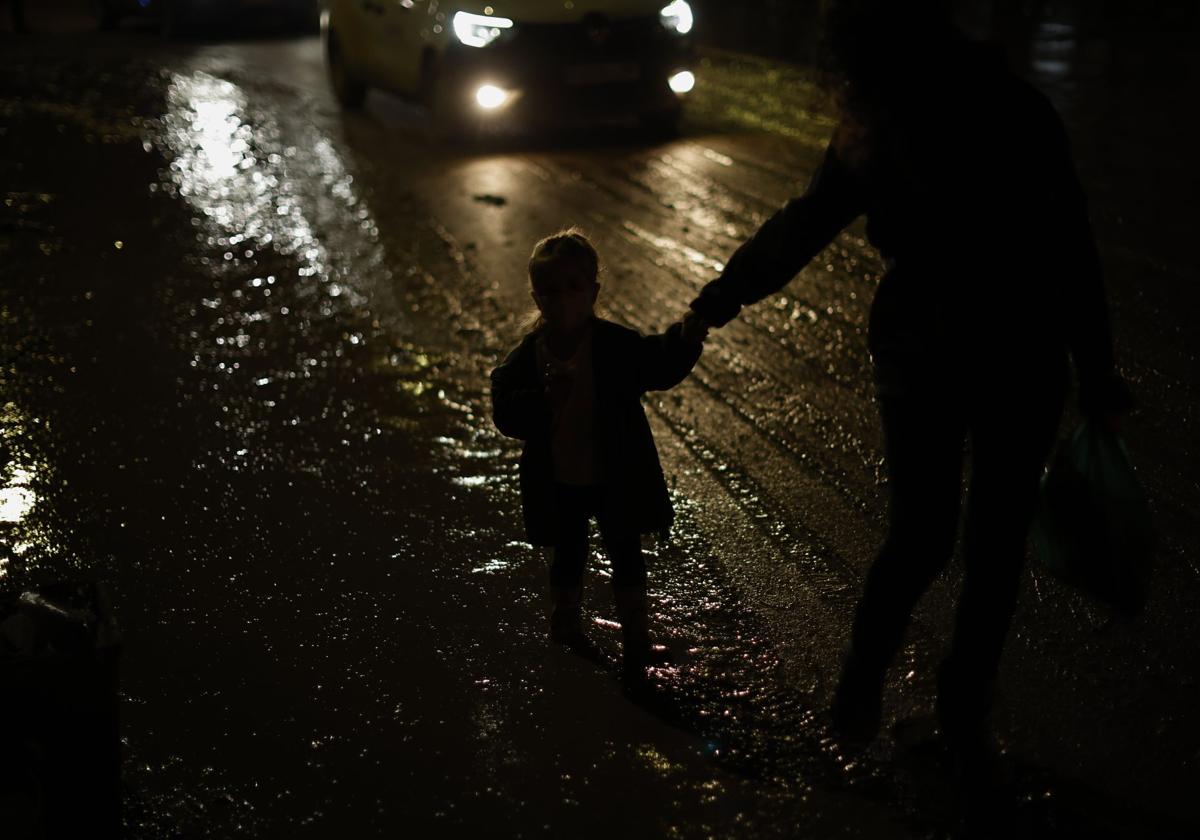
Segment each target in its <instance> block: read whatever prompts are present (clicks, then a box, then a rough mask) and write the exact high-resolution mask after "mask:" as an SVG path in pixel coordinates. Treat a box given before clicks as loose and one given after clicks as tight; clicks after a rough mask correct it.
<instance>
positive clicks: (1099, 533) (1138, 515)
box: [1033, 420, 1154, 615]
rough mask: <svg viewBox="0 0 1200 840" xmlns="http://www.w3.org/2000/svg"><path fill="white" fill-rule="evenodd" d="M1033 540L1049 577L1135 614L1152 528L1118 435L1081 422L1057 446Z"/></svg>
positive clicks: (1147, 569) (1147, 574) (1151, 552)
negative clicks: (1056, 578) (1063, 441)
mask: <svg viewBox="0 0 1200 840" xmlns="http://www.w3.org/2000/svg"><path fill="white" fill-rule="evenodd" d="M1033 540H1034V545H1035V546H1036V548H1037V552H1038V555H1039V556H1040V557H1041V560H1042V562H1043V563H1044V564H1045V565H1046V568H1047V569H1049V570H1050V572H1051V573H1052V574H1053V575H1055V576H1056V577H1058V578H1060V579H1061V580H1063V581H1065V582H1067V583H1069V584H1071V585H1073V586H1076V587H1078V588H1079V589H1081V590H1083V591H1085V592H1087V593H1088V594H1090V595H1092V596H1094V597H1096V598H1099V599H1100V600H1101V601H1103V602H1105V603H1107V604H1109V605H1111V606H1112V607H1113V608H1114V609H1115V610H1116V611H1117V612H1120V613H1124V614H1127V615H1129V614H1133V613H1137V612H1138V611H1140V610H1141V609H1142V607H1143V606H1144V605H1145V601H1146V587H1147V584H1148V583H1149V579H1150V570H1151V563H1152V560H1153V557H1154V528H1153V522H1152V520H1151V516H1150V506H1149V505H1148V504H1147V501H1146V494H1145V493H1144V492H1143V490H1142V487H1141V485H1140V484H1139V483H1138V480H1137V476H1136V475H1134V471H1133V466H1132V465H1131V464H1130V462H1129V454H1128V452H1127V451H1126V449H1125V444H1124V442H1123V441H1122V440H1121V438H1120V437H1118V436H1117V435H1116V434H1115V433H1113V432H1110V431H1107V430H1105V429H1104V428H1102V427H1101V426H1100V425H1099V424H1097V423H1095V422H1093V421H1091V420H1085V421H1084V422H1083V423H1081V424H1080V425H1079V428H1078V429H1076V430H1075V434H1074V435H1073V436H1072V438H1071V440H1070V441H1069V442H1068V443H1066V444H1065V445H1060V446H1059V448H1058V452H1057V453H1056V454H1055V456H1054V459H1053V460H1052V461H1051V463H1050V467H1049V468H1048V469H1047V470H1046V473H1045V475H1044V476H1043V477H1042V482H1041V492H1040V495H1039V500H1038V510H1037V514H1036V516H1035V517H1034V522H1033Z"/></svg>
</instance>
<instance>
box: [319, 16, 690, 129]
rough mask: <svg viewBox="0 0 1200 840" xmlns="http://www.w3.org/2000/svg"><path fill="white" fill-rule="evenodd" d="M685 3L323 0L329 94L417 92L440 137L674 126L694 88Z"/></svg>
mask: <svg viewBox="0 0 1200 840" xmlns="http://www.w3.org/2000/svg"><path fill="white" fill-rule="evenodd" d="M694 22H695V21H694V17H693V13H692V9H691V7H690V6H689V5H688V3H687V2H685V0H673V2H667V0H607V2H605V1H604V0H478V2H476V1H475V0H324V2H323V5H322V9H321V35H322V43H323V46H324V50H325V59H326V66H327V68H328V73H329V80H330V84H331V86H332V88H333V93H334V96H335V97H336V98H337V100H338V102H340V103H341V105H342V106H344V107H346V108H359V107H361V106H362V105H363V102H364V100H365V98H366V96H367V92H368V91H369V90H370V89H371V88H379V89H380V90H385V91H389V92H391V93H395V94H399V95H402V96H406V97H410V98H413V99H418V100H420V101H422V102H424V103H425V104H426V105H427V106H428V107H429V109H430V111H431V113H432V116H433V122H434V124H435V125H436V126H437V127H438V128H439V129H440V130H441V131H443V132H444V133H446V134H448V135H461V134H462V133H463V132H465V131H473V130H486V129H487V128H489V127H492V126H499V125H504V124H508V125H511V124H516V125H518V126H522V125H524V126H536V125H544V124H563V123H564V122H570V121H574V120H577V119H585V120H588V119H594V118H600V117H604V118H607V117H611V116H617V115H620V116H634V117H637V118H638V119H640V120H641V121H642V122H643V123H644V124H646V125H647V126H649V127H651V128H654V129H658V130H662V131H672V130H674V128H675V126H676V125H677V123H678V121H679V119H680V115H681V113H682V109H683V103H684V100H685V98H686V97H687V95H688V93H689V92H690V91H691V90H692V88H693V86H694V85H695V75H694V73H693V67H694V63H695V61H694V46H693V43H692V39H693V35H692V30H693V25H694Z"/></svg>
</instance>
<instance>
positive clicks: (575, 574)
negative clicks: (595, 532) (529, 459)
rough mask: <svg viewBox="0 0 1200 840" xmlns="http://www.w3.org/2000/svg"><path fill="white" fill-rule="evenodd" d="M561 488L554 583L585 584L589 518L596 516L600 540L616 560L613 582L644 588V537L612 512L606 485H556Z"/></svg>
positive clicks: (613, 562)
mask: <svg viewBox="0 0 1200 840" xmlns="http://www.w3.org/2000/svg"><path fill="white" fill-rule="evenodd" d="M556 490H557V492H558V516H559V522H558V534H559V537H558V542H556V543H555V545H554V559H553V561H552V563H551V566H550V584H551V586H556V587H562V588H565V589H570V588H574V587H578V586H581V585H582V584H583V570H584V567H585V566H587V559H588V520H590V519H591V518H592V517H595V518H596V523H597V525H599V527H600V542H601V544H602V545H603V546H604V552H605V554H607V555H608V559H609V562H610V563H612V584H613V586H614V587H617V588H621V589H634V588H640V589H644V588H645V586H646V561H645V558H644V557H643V556H642V540H641V536H640V535H639V534H638V532H637V531H636V530H633V529H630V528H629V527H628V526H625V525H624V524H623V523H622V522H620V521H618V520H617V518H616V517H614V516H612V515H610V512H609V511H608V510H606V507H605V504H604V488H603V487H577V486H574V485H570V484H559V485H557V486H556Z"/></svg>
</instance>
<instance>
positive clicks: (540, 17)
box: [440, 0, 670, 23]
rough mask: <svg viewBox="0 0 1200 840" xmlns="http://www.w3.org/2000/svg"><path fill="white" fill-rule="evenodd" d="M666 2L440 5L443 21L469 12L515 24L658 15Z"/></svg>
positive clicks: (532, 0) (539, 0)
mask: <svg viewBox="0 0 1200 840" xmlns="http://www.w3.org/2000/svg"><path fill="white" fill-rule="evenodd" d="M669 2H670V0H508V2H505V0H480V2H475V0H462V1H461V2H450V3H443V4H442V5H441V8H440V11H444V12H446V16H447V18H449V17H451V16H453V14H454V13H455V12H473V13H474V14H477V15H483V14H491V15H495V16H497V17H506V18H511V19H512V20H513V21H515V22H516V23H573V22H575V21H578V20H582V19H583V17H584V16H585V15H588V14H592V13H595V12H599V13H600V14H603V15H604V16H605V17H607V18H609V19H612V20H621V19H623V18H637V17H649V16H650V15H656V14H658V12H659V10H660V9H662V8H663V7H664V6H666V5H667V4H668V3H669Z"/></svg>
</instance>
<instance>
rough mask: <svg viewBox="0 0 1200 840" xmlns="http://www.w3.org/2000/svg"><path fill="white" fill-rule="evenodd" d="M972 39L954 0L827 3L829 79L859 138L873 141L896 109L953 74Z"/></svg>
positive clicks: (825, 67) (824, 46)
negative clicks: (957, 18)
mask: <svg viewBox="0 0 1200 840" xmlns="http://www.w3.org/2000/svg"><path fill="white" fill-rule="evenodd" d="M964 43H965V38H964V36H963V35H962V34H961V33H960V31H959V30H958V29H957V28H956V26H955V24H954V18H953V15H952V14H951V11H950V8H949V3H948V2H947V0H825V2H824V3H823V5H822V9H821V48H820V60H819V70H820V78H821V83H822V86H823V87H825V88H826V90H828V91H829V93H830V94H831V95H832V97H833V101H834V104H835V106H836V107H837V109H838V111H839V116H840V117H841V120H842V122H843V124H844V125H846V126H849V131H850V132H851V133H852V134H853V135H855V137H856V138H857V139H856V140H855V142H856V143H861V144H865V145H868V146H869V138H870V137H871V136H872V135H874V134H876V133H877V130H878V129H880V128H882V127H886V125H887V124H888V123H890V122H891V121H892V120H893V117H894V115H895V114H897V113H898V112H902V111H904V110H906V109H907V107H908V106H909V105H910V104H911V103H912V102H914V101H917V100H919V99H921V98H922V97H923V96H926V95H927V94H929V93H930V92H931V91H932V90H935V89H937V88H939V87H941V86H942V85H943V84H944V82H945V81H946V80H947V79H949V78H951V77H952V76H953V73H954V67H955V64H956V59H957V57H958V56H959V55H960V54H961V52H962V46H963V44H964ZM860 151H862V149H860Z"/></svg>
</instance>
